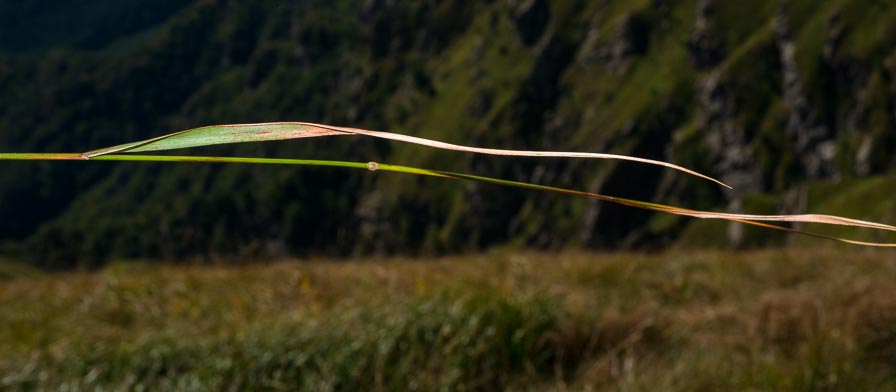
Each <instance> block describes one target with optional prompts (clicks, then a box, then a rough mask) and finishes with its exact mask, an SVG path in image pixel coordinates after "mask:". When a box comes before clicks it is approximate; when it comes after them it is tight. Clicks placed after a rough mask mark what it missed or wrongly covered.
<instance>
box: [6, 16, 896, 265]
mask: <svg viewBox="0 0 896 392" xmlns="http://www.w3.org/2000/svg"><path fill="white" fill-rule="evenodd" d="M23 1H25V2H29V3H34V2H36V1H37V0H23ZM35 4H36V3H35ZM166 4H168V3H166ZM172 4H173V3H171V4H168V6H166V7H167V8H166V9H165V10H167V11H170V12H173V14H172V16H171V17H170V18H168V19H167V20H164V21H163V22H159V23H158V24H157V25H155V26H153V28H152V29H144V30H142V31H144V32H143V33H141V34H139V35H136V34H133V31H132V30H128V29H131V28H132V27H133V26H130V27H127V29H125V27H122V29H124V30H122V31H120V32H118V33H116V34H112V33H115V32H110V34H111V35H110V37H111V36H115V37H118V38H116V40H115V42H116V44H115V45H111V44H110V46H109V47H108V48H103V47H89V46H87V47H81V46H76V47H74V49H73V48H72V47H68V48H67V47H66V46H65V45H68V43H69V42H70V40H63V41H60V42H61V43H60V44H59V45H61V46H56V47H54V46H53V45H49V46H47V45H48V44H47V43H46V42H43V41H42V43H41V45H40V47H39V48H35V51H34V52H31V53H24V54H23V53H20V52H19V51H20V50H21V48H22V47H23V45H25V46H27V45H26V44H27V42H30V41H29V40H30V39H31V37H30V36H29V34H30V33H28V31H26V32H25V33H28V34H25V33H23V34H21V35H20V36H19V37H18V38H15V36H13V35H9V34H7V35H5V36H4V37H3V38H2V39H0V41H2V42H4V43H6V44H8V45H7V46H4V47H15V48H18V49H16V52H15V53H13V52H3V53H0V149H2V150H5V151H53V150H58V151H85V150H90V149H93V148H97V147H100V146H104V145H113V144H118V143H121V142H125V141H128V140H138V139H142V138H148V137H150V136H156V135H158V134H161V133H164V132H168V131H175V130H180V129H185V128H189V127H193V126H199V125H206V124H211V123H235V122H257V121H274V120H306V121H315V122H324V123H335V124H349V125H353V126H358V127H365V128H371V129H380V130H390V131H396V132H403V133H409V134H414V135H418V136H422V137H428V138H433V139H438V140H444V141H447V142H454V143H462V144H471V145H482V146H488V147H496V148H515V149H554V150H578V151H601V152H611V153H620V154H631V155H636V156H641V157H646V158H654V159H662V160H668V161H673V162H675V163H678V164H681V165H684V166H687V167H690V168H692V169H695V170H698V171H701V172H705V173H707V174H710V175H713V176H715V177H718V178H721V179H723V180H724V181H726V182H728V183H730V184H732V185H734V186H735V188H736V189H735V191H732V192H727V191H723V190H721V189H718V188H717V187H715V186H713V185H711V184H708V183H706V182H704V181H699V180H696V179H692V178H689V177H687V176H682V175H679V174H678V173H673V172H670V171H663V170H658V169H653V168H649V167H645V166H643V165H637V164H631V163H623V162H613V161H600V162H597V161H584V160H555V159H510V158H496V157H486V156H477V155H465V154H457V153H447V152H443V151H437V150H434V149H424V148H415V147H408V146H402V145H400V144H396V143H389V142H385V141H372V140H367V139H363V138H346V139H344V140H319V141H301V142H298V141H297V142H287V143H266V144H258V145H245V146H223V147H221V148H220V149H216V150H214V152H215V153H220V154H222V155H224V154H233V155H248V156H252V155H265V156H291V157H309V158H321V159H341V160H359V161H377V162H387V163H395V164H407V165H415V166H420V167H426V168H433V169H444V170H454V171H467V172H472V173H474V174H480V175H487V176H494V177H501V178H506V179H511V180H518V181H529V182H533V183H539V184H545V185H553V186H562V187H567V188H572V189H581V190H587V191H591V192H600V193H604V194H608V195H613V196H621V197H629V198H635V199H641V200H647V201H656V202H662V203H668V204H678V205H683V206H687V207H693V208H709V209H716V210H731V211H751V208H753V207H752V204H751V202H750V200H751V197H753V196H752V195H754V194H756V193H771V194H776V195H791V196H789V197H785V198H783V199H780V200H784V201H783V202H781V203H778V204H775V205H771V206H766V207H767V208H766V209H767V210H768V211H766V212H776V211H791V212H795V211H799V210H801V209H804V208H806V206H807V204H810V203H811V202H812V201H811V200H809V201H806V198H807V197H808V196H805V194H806V193H805V192H803V191H801V190H800V189H802V188H801V187H800V184H801V182H803V181H807V180H809V181H812V180H831V179H838V178H844V179H846V178H851V177H855V176H866V175H879V174H883V173H889V172H891V171H892V170H893V168H894V165H896V158H894V157H896V153H894V152H896V98H894V97H896V82H894V80H896V51H894V50H893V49H892V48H893V47H894V46H896V38H894V37H896V34H891V32H892V31H891V30H892V28H891V27H890V26H894V25H896V6H891V5H888V4H884V3H881V4H878V5H873V6H869V5H867V4H864V3H862V2H837V3H836V4H834V2H814V3H811V4H809V3H807V2H800V3H799V4H797V3H796V2H794V4H793V5H789V4H787V3H786V2H785V3H782V2H780V1H778V0H756V1H750V2H736V1H719V0H697V1H695V2H677V1H668V0H655V1H650V2H631V1H622V0H618V1H617V0H601V1H598V2H587V1H578V0H556V1H549V0H505V1H495V2H472V1H462V0H424V1H417V2H408V1H395V0H348V1H339V2H330V1H323V0H308V1H302V2H277V3H276V4H274V3H271V4H268V3H265V2H252V3H245V4H243V3H239V2H215V1H194V2H187V3H186V4H179V5H177V6H176V7H175V6H173V5H172ZM865 6H868V7H876V8H873V9H874V11H868V8H862V7H865ZM172 10H174V11H172ZM167 11H166V12H167ZM175 11H177V12H175ZM157 14H158V15H162V14H163V13H157ZM744 15H749V16H750V17H749V18H745V17H744ZM35 23H37V21H35ZM25 24H27V23H23V24H22V25H25ZM110 26H117V24H114V23H113V24H110ZM60 28H62V27H60ZM0 29H5V30H3V31H4V32H6V31H7V30H8V27H6V26H4V27H0ZM29 31H32V30H29ZM47 33H48V35H47V36H53V35H54V34H56V35H60V34H63V33H64V32H62V31H57V32H53V31H48V32H47ZM82 33H83V32H79V33H78V34H82ZM83 34H87V33H83ZM88 35H89V34H88ZM10 37H12V38H10ZM13 41H15V42H13ZM10 42H12V43H10ZM4 45H5V44H4ZM54 48H55V49H54ZM793 195H797V196H793ZM775 200H778V198H775ZM787 200H789V201H787ZM794 200H795V201H794ZM686 222H687V221H685V220H675V219H671V220H670V219H668V218H661V217H659V216H657V215H653V214H649V213H644V212H641V211H636V210H632V209H628V208H622V207H618V206H614V205H611V204H607V203H598V202H595V201H591V200H580V199H570V198H563V197H558V196H556V195H549V194H544V193H539V192H523V191H516V190H512V189H506V188H499V187H494V186H490V185H483V184H466V185H461V184H459V183H456V182H450V181H435V180H431V179H420V178H414V177H409V176H400V175H389V174H388V173H373V174H372V173H364V172H358V173H355V172H343V171H335V170H334V171H331V170H325V169H317V168H287V167H265V168H260V167H241V166H227V167H218V166H202V165H193V166H187V165H156V166H153V165H137V166H129V165H100V164H94V165H81V166H66V165H51V164H39V165H30V164H5V163H4V164H3V170H0V251H2V252H5V253H8V254H10V255H13V256H20V257H26V256H27V257H31V258H34V259H36V260H39V261H40V262H41V263H44V264H48V265H56V266H70V265H74V264H85V263H86V264H89V263H99V262H102V261H103V260H107V259H109V258H114V257H124V258H136V257H165V258H181V257H182V258H191V259H195V258H196V257H200V258H201V257H207V258H213V257H217V256H218V255H233V254H236V255H242V256H246V257H263V256H265V255H268V256H276V257H283V256H284V255H304V254H329V255H335V256H348V255H356V254H366V253H395V252H404V253H427V254H438V253H445V252H457V251H468V250H475V249H481V248H487V247H490V246H498V245H504V244H513V245H515V246H526V247H536V248H549V249H553V248H562V247H577V246H589V247H598V248H620V247H629V248H643V247H661V246H662V245H664V244H667V243H670V242H672V241H676V239H677V238H678V237H679V235H681V234H682V232H683V230H684V229H683V228H684V226H685V224H686ZM737 230H739V229H738V228H737V227H732V231H731V236H730V241H731V242H732V243H733V244H739V243H740V244H746V242H743V239H744V238H745V237H746V236H747V234H744V233H739V232H737ZM685 234H687V233H685Z"/></svg>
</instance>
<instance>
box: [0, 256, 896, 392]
mask: <svg viewBox="0 0 896 392" xmlns="http://www.w3.org/2000/svg"><path fill="white" fill-rule="evenodd" d="M893 261H894V254H893V253H892V252H879V251H868V252H856V253H853V254H852V255H850V256H845V255H843V254H837V253H836V252H830V251H773V252H772V251H761V252H758V251H753V252H743V253H731V252H685V253H683V252H673V253H665V254H661V255H653V256H651V255H645V254H632V253H622V254H604V255H601V254H566V255H562V256H558V255H556V254H539V253H519V252H512V253H491V254H485V255H481V256H475V257H465V258H458V257H452V258H444V259H436V260H427V261H426V262H416V261H412V260H406V259H385V260H384V259H377V260H370V262H348V263H332V262H327V261H326V260H319V261H316V262H311V263H295V262H282V263H276V264H269V265H259V264H254V265H251V266H250V265H246V266H230V267H209V266H205V267H184V266H163V267H160V266H159V265H157V264H151V263H146V264H143V263H134V262H131V263H114V264H111V265H108V266H106V267H105V268H104V269H103V270H101V271H98V272H92V273H67V274H62V275H54V276H30V277H28V276H27V274H28V273H27V271H17V272H10V271H6V273H7V275H13V274H14V276H16V279H14V280H6V281H3V282H0V303H2V304H3V306H2V307H0V324H2V325H4V328H2V329H0V386H2V387H3V388H4V389H40V390H47V389H65V390H75V389H99V388H102V389H127V390H131V389H150V390H155V389H166V390H171V389H180V390H206V389H207V390H221V389H233V390H243V389H252V390H258V389H259V388H261V389H269V390H295V389H297V388H300V389H305V390H357V389H365V390H410V389H418V390H443V389H447V390H496V389H509V390H569V389H572V390H645V391H655V390H664V391H674V390H682V391H693V390H806V391H808V390H877V391H881V390H894V389H896V371H894V369H896V368H894V366H893V365H894V360H896V356H894V355H896V340H894V336H896V330H894V323H893V320H894V319H893V317H894V309H896V300H894V298H893V296H892V295H891V294H892V293H893V291H894V290H896V283H894V282H896V264H894V263H893Z"/></svg>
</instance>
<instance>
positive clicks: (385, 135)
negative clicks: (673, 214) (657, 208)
mask: <svg viewBox="0 0 896 392" xmlns="http://www.w3.org/2000/svg"><path fill="white" fill-rule="evenodd" d="M340 135H342V136H345V135H364V136H371V137H376V138H380V139H389V140H395V141H400V142H405V143H412V144H418V145H423V146H428V147H434V148H439V149H443V150H453V151H464V152H472V153H477V154H487V155H503V156H520V157H551V158H589V159H617V160H624V161H633V162H640V163H646V164H650V165H656V166H662V167H666V168H670V169H674V170H678V171H680V172H683V173H687V174H690V175H692V176H696V177H700V178H703V179H706V180H709V181H712V182H715V183H716V184H719V185H722V186H724V187H726V188H729V189H730V188H731V187H730V186H728V185H727V184H725V183H723V182H722V181H719V180H717V179H715V178H712V177H709V176H707V175H704V174H701V173H698V172H696V171H693V170H691V169H688V168H685V167H681V166H678V165H675V164H671V163H668V162H663V161H657V160H653V159H646V158H638V157H631V156H626V155H616V154H603V153H592V152H566V151H527V150H502V149H496V148H482V147H470V146H462V145H458V144H451V143H445V142H440V141H436V140H431V139H425V138H421V137H415V136H408V135H402V134H398V133H391V132H381V131H370V130H366V129H358V128H347V127H337V126H332V125H323V124H314V123H305V122H274V123H260V124H229V125H212V126H207V127H201V128H194V129H188V130H185V131H180V132H175V133H172V134H168V135H163V136H159V137H155V138H152V139H147V140H143V141H138V142H133V143H127V144H122V145H118V146H112V147H107V148H103V149H99V150H94V151H90V152H86V153H84V156H85V157H87V158H95V157H98V156H102V155H108V154H120V153H134V152H149V151H162V150H174V149H180V148H189V147H199V146H209V145H215V144H229V143H242V142H260V141H272V140H289V139H300V138H311V137H323V136H340Z"/></svg>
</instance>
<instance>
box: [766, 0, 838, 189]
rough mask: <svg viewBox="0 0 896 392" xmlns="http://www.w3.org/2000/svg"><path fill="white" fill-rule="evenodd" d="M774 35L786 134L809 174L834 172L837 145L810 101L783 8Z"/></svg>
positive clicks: (776, 20) (807, 174)
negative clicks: (785, 113) (805, 90)
mask: <svg viewBox="0 0 896 392" xmlns="http://www.w3.org/2000/svg"><path fill="white" fill-rule="evenodd" d="M774 23H775V37H776V42H777V45H778V52H779V56H780V62H781V74H782V87H781V89H782V92H783V96H784V101H785V103H786V105H787V112H788V116H787V135H788V136H789V137H790V139H791V141H792V142H793V145H794V148H795V151H794V153H795V154H796V155H797V156H798V157H799V159H800V162H801V163H802V166H803V171H804V173H805V175H806V176H807V177H808V178H813V179H817V178H827V177H832V176H835V175H836V167H835V166H834V155H835V152H836V145H835V142H834V140H833V135H832V132H831V130H830V129H829V128H828V126H827V125H825V124H824V123H823V122H822V121H821V119H820V118H819V116H818V114H817V113H816V112H815V110H814V109H813V108H812V106H811V105H810V104H809V100H808V99H807V98H806V95H805V93H804V91H803V82H802V76H801V73H800V68H799V65H798V64H797V61H796V43H795V42H794V38H793V34H792V33H791V29H790V24H789V22H788V20H787V16H786V15H785V14H784V11H783V8H782V9H781V10H780V11H779V12H778V15H777V17H776V18H775V22H774Z"/></svg>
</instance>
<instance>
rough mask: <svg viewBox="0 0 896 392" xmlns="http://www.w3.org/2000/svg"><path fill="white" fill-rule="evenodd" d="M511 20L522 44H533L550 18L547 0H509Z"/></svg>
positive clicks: (542, 32) (543, 31)
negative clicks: (511, 13)
mask: <svg viewBox="0 0 896 392" xmlns="http://www.w3.org/2000/svg"><path fill="white" fill-rule="evenodd" d="M510 6H511V9H512V12H513V21H514V23H515V24H516V29H517V33H518V35H519V38H520V40H521V41H522V42H523V44H525V45H527V46H531V45H534V44H535V43H536V42H538V39H539V38H541V36H542V35H544V33H545V31H546V30H547V28H548V22H549V21H550V20H551V9H550V7H549V6H548V2H547V0H522V1H516V0H511V1H510Z"/></svg>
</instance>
